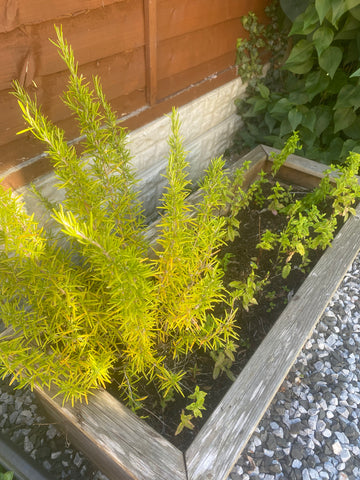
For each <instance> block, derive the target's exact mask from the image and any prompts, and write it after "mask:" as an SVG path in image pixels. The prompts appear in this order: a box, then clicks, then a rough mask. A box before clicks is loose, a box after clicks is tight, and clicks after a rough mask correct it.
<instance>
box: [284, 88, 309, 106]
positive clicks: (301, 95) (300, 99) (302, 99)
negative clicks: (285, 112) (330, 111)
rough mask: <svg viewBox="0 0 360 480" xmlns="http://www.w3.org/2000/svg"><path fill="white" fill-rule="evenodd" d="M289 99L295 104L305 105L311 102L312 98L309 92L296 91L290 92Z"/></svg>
mask: <svg viewBox="0 0 360 480" xmlns="http://www.w3.org/2000/svg"><path fill="white" fill-rule="evenodd" d="M289 100H290V102H291V103H293V104H294V105H304V104H305V103H308V102H309V100H310V98H309V95H308V93H307V92H301V91H300V92H299V91H295V92H290V94H289Z"/></svg>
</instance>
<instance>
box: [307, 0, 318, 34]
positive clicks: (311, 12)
mask: <svg viewBox="0 0 360 480" xmlns="http://www.w3.org/2000/svg"><path fill="white" fill-rule="evenodd" d="M303 22H304V32H307V33H306V34H308V33H310V32H312V31H313V30H314V29H315V28H316V27H317V26H318V24H319V17H318V14H317V11H316V8H315V5H314V4H312V3H310V4H309V6H308V7H307V9H306V10H305V12H304V17H303Z"/></svg>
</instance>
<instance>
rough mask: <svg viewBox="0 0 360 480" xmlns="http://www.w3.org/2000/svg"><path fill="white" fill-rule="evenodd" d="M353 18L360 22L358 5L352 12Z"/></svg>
mask: <svg viewBox="0 0 360 480" xmlns="http://www.w3.org/2000/svg"><path fill="white" fill-rule="evenodd" d="M351 16H352V17H354V18H356V20H360V5H357V6H356V7H354V8H353V9H352V10H351Z"/></svg>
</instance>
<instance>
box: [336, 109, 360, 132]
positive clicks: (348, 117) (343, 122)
mask: <svg viewBox="0 0 360 480" xmlns="http://www.w3.org/2000/svg"><path fill="white" fill-rule="evenodd" d="M355 120H356V114H355V112H354V110H353V109H352V108H350V107H349V108H337V109H336V110H335V112H334V133H337V132H340V131H341V130H344V129H345V128H348V127H350V125H352V124H353V123H354V122H355Z"/></svg>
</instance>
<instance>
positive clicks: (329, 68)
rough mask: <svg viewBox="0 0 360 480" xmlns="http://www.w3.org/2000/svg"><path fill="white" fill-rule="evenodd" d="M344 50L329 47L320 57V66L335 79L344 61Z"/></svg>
mask: <svg viewBox="0 0 360 480" xmlns="http://www.w3.org/2000/svg"><path fill="white" fill-rule="evenodd" d="M342 56H343V53H342V50H341V49H340V48H339V47H328V48H327V49H326V50H324V51H323V52H322V54H321V55H320V57H319V65H320V67H321V68H322V69H323V70H325V72H327V73H328V74H329V75H330V78H333V77H334V75H335V72H336V70H337V69H338V67H339V65H340V63H341V60H342Z"/></svg>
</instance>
